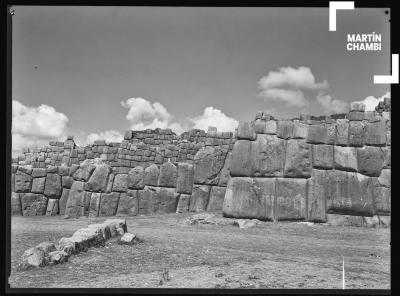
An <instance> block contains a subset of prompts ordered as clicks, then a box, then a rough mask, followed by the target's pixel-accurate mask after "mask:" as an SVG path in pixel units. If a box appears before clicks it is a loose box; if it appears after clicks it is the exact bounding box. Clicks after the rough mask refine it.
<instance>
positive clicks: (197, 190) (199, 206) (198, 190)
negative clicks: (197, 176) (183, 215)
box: [189, 185, 210, 212]
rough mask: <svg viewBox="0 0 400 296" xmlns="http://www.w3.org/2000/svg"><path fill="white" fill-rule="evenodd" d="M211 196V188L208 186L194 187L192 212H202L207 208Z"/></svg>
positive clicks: (191, 198)
mask: <svg viewBox="0 0 400 296" xmlns="http://www.w3.org/2000/svg"><path fill="white" fill-rule="evenodd" d="M209 195H210V186H208V185H194V186H193V191H192V196H191V197H190V202H189V211H190V212H201V211H205V210H206V208H207V203H208V198H209Z"/></svg>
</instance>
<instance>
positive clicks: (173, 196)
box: [154, 187, 179, 214]
mask: <svg viewBox="0 0 400 296" xmlns="http://www.w3.org/2000/svg"><path fill="white" fill-rule="evenodd" d="M178 199H179V193H176V192H175V189H174V188H165V187H162V188H159V189H158V192H157V201H156V203H155V207H154V211H155V213H157V214H165V213H175V212H176V206H177V204H178Z"/></svg>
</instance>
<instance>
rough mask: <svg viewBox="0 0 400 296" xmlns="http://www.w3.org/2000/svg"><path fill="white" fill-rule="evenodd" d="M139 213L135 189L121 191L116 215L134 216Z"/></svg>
mask: <svg viewBox="0 0 400 296" xmlns="http://www.w3.org/2000/svg"><path fill="white" fill-rule="evenodd" d="M138 213H139V199H138V191H137V190H128V192H126V193H121V196H120V198H119V202H118V210H117V215H118V216H136V215H137V214H138Z"/></svg>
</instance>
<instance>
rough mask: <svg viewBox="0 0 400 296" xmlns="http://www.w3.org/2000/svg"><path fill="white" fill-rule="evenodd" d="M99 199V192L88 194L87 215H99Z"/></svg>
mask: <svg viewBox="0 0 400 296" xmlns="http://www.w3.org/2000/svg"><path fill="white" fill-rule="evenodd" d="M100 200H101V193H99V192H92V193H91V194H90V203H89V217H98V216H99V210H100Z"/></svg>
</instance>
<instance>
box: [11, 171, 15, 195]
mask: <svg viewBox="0 0 400 296" xmlns="http://www.w3.org/2000/svg"><path fill="white" fill-rule="evenodd" d="M11 192H15V174H14V173H12V174H11Z"/></svg>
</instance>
